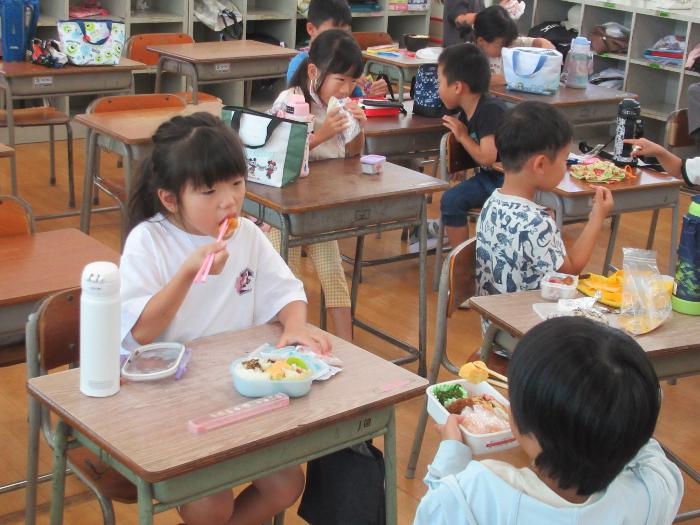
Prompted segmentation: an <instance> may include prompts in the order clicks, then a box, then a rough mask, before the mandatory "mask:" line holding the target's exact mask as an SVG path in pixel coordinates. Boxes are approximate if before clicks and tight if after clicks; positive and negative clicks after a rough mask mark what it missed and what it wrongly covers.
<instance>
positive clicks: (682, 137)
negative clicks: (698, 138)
mask: <svg viewBox="0 0 700 525" xmlns="http://www.w3.org/2000/svg"><path fill="white" fill-rule="evenodd" d="M664 142H665V146H666V147H667V148H684V147H687V146H695V141H694V140H693V138H692V137H691V136H690V133H689V132H688V110H687V109H677V110H676V111H673V112H672V113H671V114H670V115H669V116H668V119H666V133H665V138H664Z"/></svg>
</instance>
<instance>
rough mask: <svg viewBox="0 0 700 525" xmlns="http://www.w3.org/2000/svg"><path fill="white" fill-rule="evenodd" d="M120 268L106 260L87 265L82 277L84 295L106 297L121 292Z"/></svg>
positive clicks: (81, 284) (81, 283)
mask: <svg viewBox="0 0 700 525" xmlns="http://www.w3.org/2000/svg"><path fill="white" fill-rule="evenodd" d="M119 284H120V279H119V268H118V267H117V265H116V264H114V263H111V262H106V261H97V262H92V263H90V264H88V265H87V266H85V268H84V269H83V275H82V277H81V279H80V286H81V287H82V289H83V295H90V296H93V297H106V296H109V295H113V294H119Z"/></svg>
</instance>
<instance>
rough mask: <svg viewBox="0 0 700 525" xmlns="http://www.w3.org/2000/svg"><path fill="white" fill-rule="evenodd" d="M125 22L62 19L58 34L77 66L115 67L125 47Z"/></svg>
mask: <svg viewBox="0 0 700 525" xmlns="http://www.w3.org/2000/svg"><path fill="white" fill-rule="evenodd" d="M124 35H125V32H124V22H119V21H116V20H88V19H83V18H81V19H75V20H60V21H59V22H58V37H59V39H60V41H61V48H62V50H63V52H64V53H65V54H66V56H67V57H68V61H69V62H71V63H72V64H75V65H76V66H113V65H116V64H118V63H119V57H120V56H121V54H122V49H124Z"/></svg>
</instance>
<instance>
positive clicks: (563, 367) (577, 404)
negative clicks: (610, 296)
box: [414, 317, 683, 525]
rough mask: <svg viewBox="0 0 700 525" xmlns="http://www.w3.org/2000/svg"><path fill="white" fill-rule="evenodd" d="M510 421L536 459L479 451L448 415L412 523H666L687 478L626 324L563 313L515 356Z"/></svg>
mask: <svg viewBox="0 0 700 525" xmlns="http://www.w3.org/2000/svg"><path fill="white" fill-rule="evenodd" d="M508 391H509V396H510V403H511V406H510V424H511V428H512V430H513V435H514V436H515V438H516V439H517V440H518V442H519V444H520V446H521V447H522V448H523V450H524V451H525V453H526V454H527V455H528V456H529V457H530V458H531V459H532V462H531V463H530V465H529V466H528V467H524V468H520V469H518V468H515V467H514V466H512V465H510V464H509V463H505V462H502V461H496V460H483V461H473V460H472V452H471V449H470V448H469V447H468V446H467V445H465V444H464V443H463V441H462V434H461V431H460V428H459V423H460V421H461V418H462V417H464V416H457V415H451V416H450V417H449V419H448V420H447V423H446V424H445V425H443V426H442V428H441V432H442V438H443V441H442V442H441V444H440V448H439V449H438V452H437V454H436V456H435V459H434V460H433V463H432V464H431V465H430V466H429V467H428V475H427V476H426V477H425V483H426V485H428V493H427V494H426V495H425V496H424V497H423V499H422V500H421V502H420V505H419V506H418V510H417V512H416V517H415V521H414V525H486V524H488V525H507V524H515V523H517V524H518V525H555V524H556V525H559V524H581V525H584V524H590V525H593V524H595V525H600V524H605V525H623V524H648V525H662V524H669V523H671V521H672V520H673V518H674V516H675V515H676V512H677V511H678V507H679V506H680V502H681V498H682V496H683V478H682V476H681V473H680V470H679V469H678V467H677V466H676V465H675V464H673V463H672V462H671V461H669V460H668V459H667V458H666V456H665V454H664V452H663V450H662V449H661V447H660V446H659V444H658V443H657V442H656V441H655V440H654V439H652V438H651V436H652V434H653V432H654V427H655V425H656V420H657V417H658V414H659V408H660V403H661V390H660V388H659V383H658V379H657V377H656V373H655V372H654V369H653V368H652V366H651V364H650V362H649V360H648V359H647V357H646V355H645V353H644V350H642V348H641V347H640V346H639V345H638V344H637V342H636V341H634V339H632V338H631V337H629V336H628V335H626V334H625V333H624V332H622V331H621V330H618V329H615V328H610V327H608V326H604V325H603V324H600V323H597V322H594V321H591V320H588V319H583V318H580V317H560V318H556V319H550V320H548V321H545V322H543V323H541V324H539V325H538V326H536V327H535V328H533V329H532V330H530V331H529V332H528V333H527V334H525V336H524V337H523V339H522V340H521V341H520V343H519V344H518V346H517V347H516V349H515V352H514V354H513V358H512V361H511V364H510V367H509V388H508Z"/></svg>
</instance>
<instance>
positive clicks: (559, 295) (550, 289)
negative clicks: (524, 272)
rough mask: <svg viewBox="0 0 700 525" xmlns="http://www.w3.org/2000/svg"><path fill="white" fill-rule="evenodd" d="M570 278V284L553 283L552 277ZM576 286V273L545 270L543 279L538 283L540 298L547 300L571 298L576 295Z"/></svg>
mask: <svg viewBox="0 0 700 525" xmlns="http://www.w3.org/2000/svg"><path fill="white" fill-rule="evenodd" d="M567 277H569V278H571V280H572V283H571V284H561V283H553V282H551V280H552V279H562V280H563V279H566V278H567ZM577 286H578V275H569V274H566V273H557V272H547V273H546V274H544V279H542V282H541V283H540V289H541V292H542V299H547V300H548V301H558V300H559V299H573V298H574V297H576V287H577Z"/></svg>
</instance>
